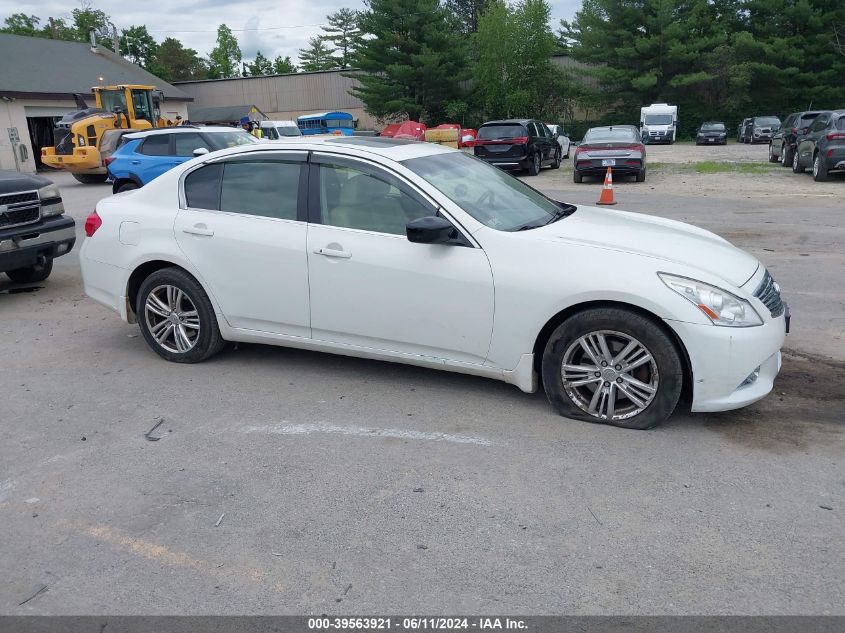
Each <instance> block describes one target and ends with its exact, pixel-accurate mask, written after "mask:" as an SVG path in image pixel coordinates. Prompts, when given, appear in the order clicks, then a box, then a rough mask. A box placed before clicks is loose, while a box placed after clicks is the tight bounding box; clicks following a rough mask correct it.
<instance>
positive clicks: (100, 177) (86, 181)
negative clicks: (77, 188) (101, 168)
mask: <svg viewBox="0 0 845 633" xmlns="http://www.w3.org/2000/svg"><path fill="white" fill-rule="evenodd" d="M73 177H74V178H75V179H76V180H77V181H78V182H81V183H82V184H83V185H98V184H100V183H101V182H106V180H108V178H109V175H108V174H73Z"/></svg>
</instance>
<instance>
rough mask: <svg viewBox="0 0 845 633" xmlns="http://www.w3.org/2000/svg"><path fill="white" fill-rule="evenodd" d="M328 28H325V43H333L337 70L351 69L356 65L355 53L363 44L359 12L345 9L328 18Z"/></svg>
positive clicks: (323, 37)
mask: <svg viewBox="0 0 845 633" xmlns="http://www.w3.org/2000/svg"><path fill="white" fill-rule="evenodd" d="M326 20H327V21H328V23H329V24H328V26H324V27H323V32H324V33H325V35H323V36H322V39H323V41H325V42H331V44H332V45H333V46H334V48H335V53H336V55H335V65H336V67H337V68H350V67H352V66H353V65H354V59H355V52H356V51H357V50H358V45H359V44H360V43H361V30H360V29H359V28H358V12H357V11H353V10H352V9H347V8H343V9H340V10H339V11H336V12H335V13H332V14H330V15H328V16H326Z"/></svg>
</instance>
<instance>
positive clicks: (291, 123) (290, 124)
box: [261, 121, 299, 127]
mask: <svg viewBox="0 0 845 633" xmlns="http://www.w3.org/2000/svg"><path fill="white" fill-rule="evenodd" d="M265 123H266V124H267V126H268V127H269V126H273V125H280V126H282V127H299V126H298V125H297V124H296V121H262V122H261V127H264V124H265Z"/></svg>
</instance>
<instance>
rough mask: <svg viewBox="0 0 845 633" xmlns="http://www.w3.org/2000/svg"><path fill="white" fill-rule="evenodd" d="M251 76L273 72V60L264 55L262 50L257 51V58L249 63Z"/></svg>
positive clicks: (248, 67)
mask: <svg viewBox="0 0 845 633" xmlns="http://www.w3.org/2000/svg"><path fill="white" fill-rule="evenodd" d="M247 69H248V70H249V75H250V77H260V76H262V75H271V74H273V62H271V61H270V60H269V59H267V58H266V57H264V55H262V54H261V51H256V53H255V60H254V61H253V62H252V63H251V64H247Z"/></svg>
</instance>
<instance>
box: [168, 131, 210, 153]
mask: <svg viewBox="0 0 845 633" xmlns="http://www.w3.org/2000/svg"><path fill="white" fill-rule="evenodd" d="M173 144H174V145H175V147H176V149H175V150H174V151H175V153H176V155H177V156H193V155H194V150H195V149H199V148H200V147H205V149H208V147H206V145H208V143H206V142H205V141H204V140H203V138H202V137H201V136H200V135H199V134H197V133H196V132H186V133H185V134H174V135H173Z"/></svg>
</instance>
